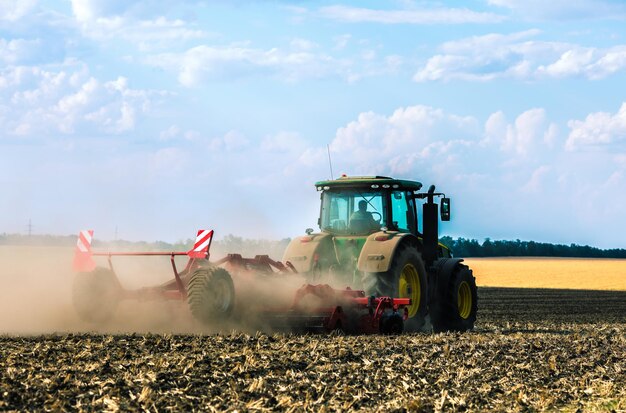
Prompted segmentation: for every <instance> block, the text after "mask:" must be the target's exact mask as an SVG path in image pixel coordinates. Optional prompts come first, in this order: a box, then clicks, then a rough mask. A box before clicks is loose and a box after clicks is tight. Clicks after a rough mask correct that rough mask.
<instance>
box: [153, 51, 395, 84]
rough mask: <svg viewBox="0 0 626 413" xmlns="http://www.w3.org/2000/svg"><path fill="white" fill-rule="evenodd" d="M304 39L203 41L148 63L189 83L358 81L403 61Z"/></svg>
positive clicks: (385, 70) (157, 56) (159, 56)
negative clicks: (254, 43)
mask: <svg viewBox="0 0 626 413" xmlns="http://www.w3.org/2000/svg"><path fill="white" fill-rule="evenodd" d="M300 43H301V42H298V44H297V45H298V46H299V47H300V48H299V49H295V50H293V49H292V50H283V49H280V48H271V49H260V48H254V47H250V46H249V45H230V46H221V47H218V46H208V45H201V46H196V47H193V48H191V49H188V50H187V51H185V52H183V53H161V54H155V55H151V56H149V57H147V58H145V59H144V63H146V64H148V65H151V66H156V67H160V68H163V69H165V70H168V71H172V72H174V73H176V74H177V76H178V81H179V82H180V83H181V84H182V85H184V86H188V87H192V86H195V85H198V84H201V83H203V82H207V81H212V80H232V79H237V78H243V77H253V76H263V77H274V78H277V79H279V80H281V81H285V82H297V81H300V80H302V79H320V78H328V77H339V78H343V79H345V80H347V81H348V82H354V81H357V80H360V79H362V78H363V77H370V76H379V75H382V74H387V73H394V72H395V71H397V69H398V67H399V66H400V65H401V64H402V59H401V58H399V57H398V56H394V55H387V56H380V57H378V56H377V54H372V53H367V52H365V53H364V55H361V56H358V57H355V58H345V57H341V58H337V57H334V56H331V55H329V54H326V53H324V52H321V51H320V52H318V51H312V50H308V49H314V48H315V45H311V44H306V45H303V44H300ZM292 46H293V44H292ZM303 46H304V48H303Z"/></svg>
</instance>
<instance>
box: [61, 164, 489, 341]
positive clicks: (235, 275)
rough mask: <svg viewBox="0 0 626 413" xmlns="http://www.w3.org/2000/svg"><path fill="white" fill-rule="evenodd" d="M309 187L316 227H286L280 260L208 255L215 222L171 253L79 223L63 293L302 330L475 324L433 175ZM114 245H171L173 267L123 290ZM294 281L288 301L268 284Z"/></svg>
mask: <svg viewBox="0 0 626 413" xmlns="http://www.w3.org/2000/svg"><path fill="white" fill-rule="evenodd" d="M315 186H316V188H317V190H318V191H319V192H320V193H321V201H322V202H321V208H320V217H319V222H318V224H319V227H320V232H317V233H314V232H313V230H312V229H307V230H306V235H305V236H301V237H296V238H294V239H293V240H292V241H291V242H290V244H289V245H288V247H287V249H286V251H285V254H284V257H283V260H282V262H281V261H274V260H272V259H271V258H269V257H268V256H267V255H257V256H256V257H254V258H244V257H242V256H241V255H240V254H236V253H231V254H228V255H227V256H226V257H224V258H221V259H219V260H216V261H209V258H210V251H209V250H210V247H211V241H212V239H213V231H212V230H207V229H201V230H199V231H198V233H197V236H196V241H195V244H194V246H193V248H192V249H191V250H189V251H178V252H176V251H175V252H164V251H152V252H147V251H141V252H129V251H122V252H110V251H106V252H104V251H93V250H92V248H91V243H92V239H93V231H92V230H84V231H81V232H80V234H79V237H78V241H77V244H76V250H75V256H74V271H75V272H76V273H77V274H76V278H75V281H74V286H73V294H72V297H73V302H74V307H75V309H76V311H77V313H78V315H79V316H80V317H81V318H82V319H84V320H86V321H88V322H96V323H101V322H106V321H107V320H108V319H109V318H111V317H113V315H114V314H115V311H116V308H117V305H118V303H119V302H120V301H122V300H152V299H154V300H162V301H164V300H176V301H182V302H185V301H186V302H187V305H188V308H189V311H190V313H191V316H193V318H195V319H196V320H198V321H199V322H201V323H204V324H209V325H214V324H216V323H217V324H223V323H224V322H228V321H229V320H232V319H233V318H235V319H237V318H239V319H241V318H242V317H248V316H250V315H251V314H254V317H255V319H256V320H259V321H261V324H263V325H268V326H271V327H272V328H277V329H281V330H283V329H286V330H288V331H304V332H331V331H335V330H342V331H344V332H347V333H356V334H368V333H383V334H399V333H401V332H403V331H419V330H420V329H429V328H430V326H431V325H432V329H433V330H434V331H436V332H439V331H466V330H469V329H472V328H473V327H474V322H475V320H476V309H477V307H476V304H477V295H476V282H475V280H474V277H473V275H472V271H471V270H470V269H469V268H468V267H467V266H466V265H464V264H463V263H462V262H463V260H462V259H459V258H453V257H452V254H451V253H450V250H449V249H448V248H447V247H445V246H444V245H442V244H440V243H439V242H438V222H439V215H441V219H442V221H448V220H449V219H450V199H449V198H446V197H445V195H444V194H441V193H436V192H435V187H434V186H431V187H430V188H429V190H428V191H427V192H419V191H420V189H421V188H422V184H421V183H419V182H415V181H407V180H399V179H392V178H388V177H381V176H375V177H347V176H342V177H341V178H339V179H336V180H330V181H321V182H318V183H317V184H316V185H315ZM438 197H441V205H440V206H439V204H437V203H436V202H435V198H438ZM420 201H421V202H422V203H423V205H422V214H421V220H420V219H418V213H417V212H418V209H417V204H418V203H419V202H420ZM420 221H421V222H420ZM420 223H421V225H420ZM420 228H421V231H420ZM115 256H169V257H170V262H171V267H172V271H173V278H172V279H171V280H169V281H167V282H165V283H163V284H161V285H157V286H152V287H145V288H140V289H135V290H130V289H126V288H124V286H123V285H122V283H121V282H120V280H119V278H118V276H117V274H116V272H115V270H114V267H113V263H112V258H113V257H115ZM180 256H184V257H185V258H187V263H186V265H185V267H184V268H183V269H181V270H180V271H179V269H178V266H177V264H176V260H175V259H176V258H177V257H180ZM94 257H100V258H101V259H102V258H104V257H106V258H107V261H108V268H106V267H102V266H97V263H96V262H95V261H94ZM294 282H295V283H297V284H296V285H297V286H298V285H302V286H301V287H300V288H299V289H297V290H294V291H293V300H289V297H288V299H287V301H285V300H282V301H281V300H280V299H279V295H280V296H284V295H285V294H284V293H285V291H282V292H281V294H278V293H279V291H278V289H280V288H283V289H284V288H286V286H287V284H290V285H292V286H293V284H294ZM331 284H332V285H331ZM290 291H291V290H290Z"/></svg>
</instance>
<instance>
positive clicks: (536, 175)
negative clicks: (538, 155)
mask: <svg viewBox="0 0 626 413" xmlns="http://www.w3.org/2000/svg"><path fill="white" fill-rule="evenodd" d="M551 170H552V168H551V167H549V166H547V165H541V166H540V167H538V168H537V169H535V170H534V171H533V172H532V175H531V176H530V179H529V180H528V182H526V184H524V185H523V186H522V191H524V192H531V193H538V192H540V191H541V190H542V189H543V187H544V181H545V179H546V175H548V173H550V171H551Z"/></svg>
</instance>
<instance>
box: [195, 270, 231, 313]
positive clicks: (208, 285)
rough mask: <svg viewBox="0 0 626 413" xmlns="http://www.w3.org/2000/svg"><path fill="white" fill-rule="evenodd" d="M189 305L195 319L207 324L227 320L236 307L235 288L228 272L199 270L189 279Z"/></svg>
mask: <svg viewBox="0 0 626 413" xmlns="http://www.w3.org/2000/svg"><path fill="white" fill-rule="evenodd" d="M187 303H188V304H189V309H190V310H191V314H192V315H193V317H194V318H195V319H196V320H198V321H200V322H202V323H205V324H210V323H212V322H215V321H222V320H225V319H227V318H228V317H229V316H230V314H231V313H232V311H233V308H234V306H235V287H234V285H233V280H232V278H231V277H230V274H229V273H228V271H226V270H225V269H224V268H220V267H209V268H198V269H197V270H196V271H194V273H193V274H192V275H191V278H190V279H189V288H188V290H187Z"/></svg>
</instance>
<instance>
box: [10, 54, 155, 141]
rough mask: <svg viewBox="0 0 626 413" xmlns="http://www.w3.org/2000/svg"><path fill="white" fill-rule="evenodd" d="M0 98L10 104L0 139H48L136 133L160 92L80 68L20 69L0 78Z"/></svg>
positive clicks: (79, 65) (69, 66)
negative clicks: (104, 78) (141, 117)
mask: <svg viewBox="0 0 626 413" xmlns="http://www.w3.org/2000/svg"><path fill="white" fill-rule="evenodd" d="M0 84H2V85H3V87H2V88H0V97H2V98H3V99H4V100H5V101H10V102H11V106H10V107H7V108H6V110H5V111H4V112H3V113H1V115H0V126H1V127H2V130H3V131H4V132H3V133H2V135H5V136H6V135H21V136H25V135H30V136H50V135H54V134H55V133H58V132H60V133H63V134H74V133H79V132H84V131H87V130H89V131H90V132H88V133H90V134H91V133H93V131H94V130H97V131H99V132H100V133H104V134H119V133H122V132H126V131H129V130H132V129H134V127H135V122H136V120H137V117H138V116H139V115H140V114H144V113H146V112H147V111H148V110H149V108H150V105H151V100H153V99H154V98H159V96H161V94H162V92H157V91H147V90H137V89H132V88H130V87H129V86H128V81H127V79H125V78H123V77H119V78H118V79H116V80H113V81H108V82H102V81H99V80H98V79H96V78H95V77H93V76H91V75H89V72H88V70H87V69H86V67H85V66H83V65H81V64H76V63H72V62H67V63H65V64H63V65H61V66H59V67H58V68H57V69H56V70H54V69H50V68H49V69H46V70H44V69H41V68H38V67H28V66H19V67H12V68H8V69H5V70H4V71H3V72H1V74H0Z"/></svg>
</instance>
